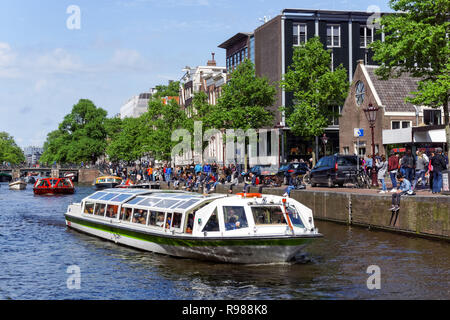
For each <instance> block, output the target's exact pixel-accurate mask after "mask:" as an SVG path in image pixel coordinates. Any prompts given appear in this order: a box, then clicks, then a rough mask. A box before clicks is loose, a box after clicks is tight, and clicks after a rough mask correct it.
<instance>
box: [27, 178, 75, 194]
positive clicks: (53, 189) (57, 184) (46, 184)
mask: <svg viewBox="0 0 450 320" xmlns="http://www.w3.org/2000/svg"><path fill="white" fill-rule="evenodd" d="M33 192H34V194H71V193H74V192H75V187H74V185H73V183H72V181H71V180H70V179H67V178H42V179H39V180H38V181H36V183H35V184H34V186H33Z"/></svg>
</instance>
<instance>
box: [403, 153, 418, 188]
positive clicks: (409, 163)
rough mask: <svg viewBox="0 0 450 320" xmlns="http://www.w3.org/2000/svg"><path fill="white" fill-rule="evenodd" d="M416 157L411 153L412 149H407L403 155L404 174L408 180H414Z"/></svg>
mask: <svg viewBox="0 0 450 320" xmlns="http://www.w3.org/2000/svg"><path fill="white" fill-rule="evenodd" d="M414 165H415V164H414V157H413V156H412V154H411V149H408V150H406V154H405V155H404V156H403V157H402V162H401V167H402V169H403V172H402V174H403V176H404V177H405V178H406V179H407V180H408V181H412V180H413V177H414V173H413V170H414Z"/></svg>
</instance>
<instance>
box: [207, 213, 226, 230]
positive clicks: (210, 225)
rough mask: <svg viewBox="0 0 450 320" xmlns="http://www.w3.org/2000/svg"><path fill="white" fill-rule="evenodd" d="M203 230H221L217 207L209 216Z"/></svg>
mask: <svg viewBox="0 0 450 320" xmlns="http://www.w3.org/2000/svg"><path fill="white" fill-rule="evenodd" d="M227 230H228V229H227ZM202 231H220V229H219V219H218V217H217V207H216V208H215V209H214V212H213V213H212V214H211V216H210V217H209V219H208V222H207V223H206V224H205V227H204V228H203V230H202Z"/></svg>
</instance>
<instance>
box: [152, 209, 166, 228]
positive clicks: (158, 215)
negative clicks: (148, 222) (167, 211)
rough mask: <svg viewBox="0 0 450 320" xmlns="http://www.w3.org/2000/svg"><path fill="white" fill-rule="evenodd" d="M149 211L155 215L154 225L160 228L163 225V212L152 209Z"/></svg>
mask: <svg viewBox="0 0 450 320" xmlns="http://www.w3.org/2000/svg"><path fill="white" fill-rule="evenodd" d="M151 213H152V214H155V216H156V222H155V226H157V227H161V228H162V226H164V212H159V211H152V212H151ZM152 225H153V224H152Z"/></svg>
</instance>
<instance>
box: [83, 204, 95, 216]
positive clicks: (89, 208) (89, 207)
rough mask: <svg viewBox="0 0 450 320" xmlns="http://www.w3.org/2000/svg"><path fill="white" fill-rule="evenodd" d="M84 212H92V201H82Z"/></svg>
mask: <svg viewBox="0 0 450 320" xmlns="http://www.w3.org/2000/svg"><path fill="white" fill-rule="evenodd" d="M84 213H88V214H93V213H94V203H93V202H85V203H84Z"/></svg>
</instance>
